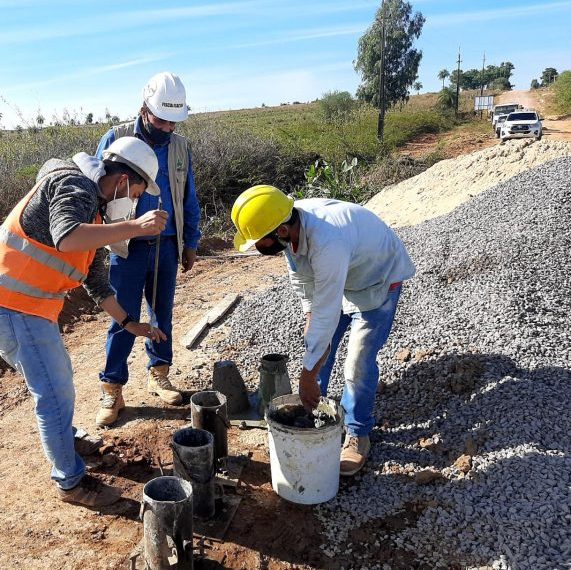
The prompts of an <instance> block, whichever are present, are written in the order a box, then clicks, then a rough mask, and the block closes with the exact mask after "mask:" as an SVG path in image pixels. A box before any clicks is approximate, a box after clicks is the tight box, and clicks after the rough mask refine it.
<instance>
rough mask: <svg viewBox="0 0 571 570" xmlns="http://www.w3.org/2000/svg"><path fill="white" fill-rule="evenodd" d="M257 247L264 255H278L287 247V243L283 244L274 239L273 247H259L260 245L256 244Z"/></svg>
mask: <svg viewBox="0 0 571 570" xmlns="http://www.w3.org/2000/svg"><path fill="white" fill-rule="evenodd" d="M255 245H256V249H257V250H258V251H259V252H260V253H261V254H262V255H277V254H278V253H281V252H282V251H283V250H284V249H285V248H286V247H287V243H281V242H280V241H278V240H277V239H275V238H274V241H273V243H272V245H258V244H255Z"/></svg>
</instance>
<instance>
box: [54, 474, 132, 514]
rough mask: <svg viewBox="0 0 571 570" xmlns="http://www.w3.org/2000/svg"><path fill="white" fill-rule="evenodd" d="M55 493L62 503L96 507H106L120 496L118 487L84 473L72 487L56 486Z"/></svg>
mask: <svg viewBox="0 0 571 570" xmlns="http://www.w3.org/2000/svg"><path fill="white" fill-rule="evenodd" d="M57 494H58V497H59V498H60V500H62V501H63V502H64V503H72V504H74V505H83V506H84V507H96V508H98V507H107V506H109V505H112V504H113V503H116V502H117V501H118V500H119V499H120V498H121V490H120V489H117V487H110V486H109V485H106V484H105V483H101V482H100V481H98V480H97V479H95V477H91V476H90V475H85V476H84V477H83V479H82V480H81V481H80V482H79V484H78V485H76V486H75V487H74V488H73V489H68V490H64V489H60V488H59V487H57Z"/></svg>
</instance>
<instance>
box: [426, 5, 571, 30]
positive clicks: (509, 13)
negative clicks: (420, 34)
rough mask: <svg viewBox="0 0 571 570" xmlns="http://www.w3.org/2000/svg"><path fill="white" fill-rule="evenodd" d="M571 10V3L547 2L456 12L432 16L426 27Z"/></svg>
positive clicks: (428, 19)
mask: <svg viewBox="0 0 571 570" xmlns="http://www.w3.org/2000/svg"><path fill="white" fill-rule="evenodd" d="M569 9H571V2H546V3H540V4H531V5H529V6H512V7H509V8H497V9H494V10H481V11H477V12H455V13H450V14H440V15H436V16H431V17H430V18H427V20H426V24H425V25H426V26H434V27H444V26H452V25H457V24H467V23H470V22H486V21H491V20H504V19H506V18H516V17H519V16H530V15H532V14H543V13H545V12H552V11H560V10H563V11H566V10H569Z"/></svg>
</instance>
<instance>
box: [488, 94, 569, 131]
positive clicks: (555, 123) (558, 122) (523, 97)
mask: <svg viewBox="0 0 571 570" xmlns="http://www.w3.org/2000/svg"><path fill="white" fill-rule="evenodd" d="M547 97H549V94H547V93H546V92H545V91H544V90H543V89H533V90H530V91H506V92H505V93H502V94H501V95H499V96H498V97H497V98H496V104H502V103H511V102H514V103H521V104H522V105H523V106H524V107H527V108H530V109H536V110H537V111H539V114H540V116H541V117H545V118H544V119H543V123H542V124H543V136H545V137H547V138H549V139H551V140H556V141H571V117H569V116H566V117H561V118H558V117H555V116H551V115H545V109H546V105H547V104H548V100H547V99H546V98H547Z"/></svg>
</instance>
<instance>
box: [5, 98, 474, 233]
mask: <svg viewBox="0 0 571 570" xmlns="http://www.w3.org/2000/svg"><path fill="white" fill-rule="evenodd" d="M471 95H472V94H470V93H465V94H463V96H462V98H461V110H462V111H463V113H462V116H461V118H460V119H456V118H455V117H454V115H453V113H450V112H442V111H440V110H439V109H438V106H437V94H426V95H419V96H413V97H411V99H410V101H409V103H408V104H406V105H404V106H402V107H400V108H396V109H391V110H390V111H389V112H388V113H387V116H386V123H385V140H384V144H383V145H381V144H380V143H379V142H378V141H377V138H376V131H377V116H378V115H377V111H376V110H375V109H373V108H371V107H368V106H361V107H359V108H358V110H357V111H355V112H354V113H353V114H352V115H351V117H350V119H349V120H346V121H338V122H334V123H332V122H327V121H325V120H324V118H323V116H322V113H321V108H320V105H319V102H314V103H306V104H292V105H283V106H280V107H263V108H257V109H244V110H238V111H231V112H218V113H200V114H196V115H192V116H191V117H190V118H189V119H188V120H187V121H186V122H185V123H184V124H182V125H180V126H179V128H178V132H180V133H181V134H184V135H186V136H188V138H189V139H190V141H191V144H192V151H193V165H194V171H195V177H196V185H197V188H198V192H199V199H200V201H201V204H202V208H203V219H204V221H205V225H206V230H207V233H208V232H211V233H219V232H220V231H221V229H222V228H224V227H227V225H228V206H229V204H231V203H232V201H233V199H234V198H235V197H236V195H237V194H238V193H239V192H241V191H242V190H244V189H246V188H247V187H248V186H251V185H253V184H257V183H260V182H270V183H274V184H276V185H278V186H279V187H280V188H282V189H284V190H285V191H288V192H296V194H297V195H304V192H305V191H306V190H307V188H308V179H307V172H308V169H309V168H310V167H311V165H315V164H316V161H318V160H319V161H320V162H319V163H318V165H319V166H318V167H317V170H318V172H317V176H316V177H315V178H314V181H313V185H312V186H311V192H312V195H319V194H320V193H321V194H322V195H335V196H337V197H339V198H345V199H352V200H359V199H361V198H364V197H365V196H367V195H370V194H371V193H374V192H376V191H378V190H380V189H381V187H382V185H383V180H384V179H383V178H382V177H381V178H376V180H377V183H378V184H379V185H380V186H379V187H375V188H367V189H361V188H359V187H358V185H359V180H360V179H361V178H362V175H363V174H365V173H366V172H367V170H368V169H370V168H375V167H378V165H379V162H382V161H385V160H388V161H392V162H391V163H390V165H391V168H389V169H388V170H390V172H391V173H392V174H391V176H390V179H387V180H386V183H388V182H395V181H396V180H398V179H399V178H402V177H406V176H410V173H411V172H412V171H411V169H410V168H408V167H407V168H406V169H405V170H403V171H402V172H400V171H399V164H400V163H399V161H398V160H394V157H393V156H392V153H393V152H394V150H395V149H398V148H399V147H401V146H402V145H404V144H405V143H406V142H407V141H410V140H412V139H414V138H415V137H417V136H419V135H422V134H425V133H440V132H445V131H450V130H452V129H454V128H459V127H461V126H462V125H464V126H465V125H467V124H470V123H471V120H472V119H471V114H470V113H469V112H468V111H469V109H470V108H471ZM108 128H109V125H94V126H86V125H84V126H71V125H66V126H58V127H51V126H50V127H44V128H42V129H25V130H21V131H18V132H14V131H12V132H7V131H0V220H1V219H3V217H4V216H5V215H6V213H7V212H8V211H9V210H10V209H11V208H12V207H13V206H14V204H15V203H16V201H17V200H18V199H19V198H20V197H21V196H23V195H24V194H25V192H26V191H27V190H28V189H29V188H30V187H31V186H32V185H33V182H34V177H35V175H36V173H37V171H38V169H39V168H40V166H41V165H42V164H43V163H44V162H45V161H46V160H48V159H49V158H52V157H59V158H66V157H71V156H72V155H73V154H75V153H76V152H79V151H85V152H88V153H93V152H94V150H95V148H96V146H97V142H98V141H99V139H100V137H101V136H102V135H103V133H105V131H106V130H107V129H108ZM354 157H356V158H357V163H356V165H355V166H354V168H351V170H350V172H344V171H343V166H342V162H343V161H345V160H346V161H347V162H350V161H351V160H352V159H353V158H354ZM346 164H347V163H346ZM427 165H429V164H427ZM427 165H424V166H423V165H422V164H420V166H419V167H420V168H426V166H427ZM413 170H414V171H416V170H418V169H417V168H416V167H415V169H413ZM355 188H357V191H355Z"/></svg>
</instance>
